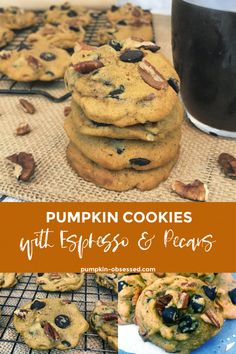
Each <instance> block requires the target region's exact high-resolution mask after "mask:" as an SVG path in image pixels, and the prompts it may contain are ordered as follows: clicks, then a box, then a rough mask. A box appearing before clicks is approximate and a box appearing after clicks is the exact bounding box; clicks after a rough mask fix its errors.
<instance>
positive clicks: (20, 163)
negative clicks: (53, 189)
mask: <svg viewBox="0 0 236 354" xmlns="http://www.w3.org/2000/svg"><path fill="white" fill-rule="evenodd" d="M7 160H9V161H11V162H12V163H13V164H14V165H15V170H14V175H15V176H16V178H17V180H20V181H23V182H27V181H29V179H30V178H31V177H32V176H33V174H34V170H35V161H34V158H33V155H32V154H28V153H26V152H20V153H19V154H13V155H11V156H8V157H7Z"/></svg>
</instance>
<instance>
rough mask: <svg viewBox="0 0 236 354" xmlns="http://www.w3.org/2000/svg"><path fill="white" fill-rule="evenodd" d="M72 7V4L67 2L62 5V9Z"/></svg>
mask: <svg viewBox="0 0 236 354" xmlns="http://www.w3.org/2000/svg"><path fill="white" fill-rule="evenodd" d="M69 9H70V4H69V3H68V2H66V3H65V4H63V5H61V10H69Z"/></svg>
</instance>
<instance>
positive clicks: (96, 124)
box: [91, 120, 111, 127]
mask: <svg viewBox="0 0 236 354" xmlns="http://www.w3.org/2000/svg"><path fill="white" fill-rule="evenodd" d="M91 122H92V123H93V124H94V125H95V126H96V127H108V126H109V125H111V124H107V123H100V122H95V121H94V120H91Z"/></svg>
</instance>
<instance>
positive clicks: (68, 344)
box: [61, 340, 71, 348]
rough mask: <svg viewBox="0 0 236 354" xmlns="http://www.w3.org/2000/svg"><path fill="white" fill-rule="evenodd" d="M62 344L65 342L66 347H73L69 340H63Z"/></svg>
mask: <svg viewBox="0 0 236 354" xmlns="http://www.w3.org/2000/svg"><path fill="white" fill-rule="evenodd" d="M61 344H63V345H64V346H65V347H68V348H70V347H71V344H70V342H68V341H67V340H63V341H62V342H61Z"/></svg>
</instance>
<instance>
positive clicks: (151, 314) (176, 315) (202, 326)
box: [135, 276, 224, 354]
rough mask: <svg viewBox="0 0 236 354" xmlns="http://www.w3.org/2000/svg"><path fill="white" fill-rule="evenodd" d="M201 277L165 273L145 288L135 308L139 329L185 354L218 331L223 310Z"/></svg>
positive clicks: (141, 333)
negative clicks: (164, 275)
mask: <svg viewBox="0 0 236 354" xmlns="http://www.w3.org/2000/svg"><path fill="white" fill-rule="evenodd" d="M205 286H206V285H205V283H204V282H202V281H201V280H199V279H196V278H187V277H182V276H173V277H165V278H162V279H159V280H157V281H155V282H154V283H153V284H151V285H150V286H148V287H147V288H145V289H144V290H143V292H142V294H141V295H140V297H139V299H138V302H137V305H136V312H135V320H136V323H137V325H138V327H139V333H140V335H141V336H142V338H143V339H144V340H149V341H151V342H152V343H154V344H155V345H157V346H159V347H161V348H163V349H164V350H166V351H167V352H171V353H175V352H181V353H184V354H187V353H190V352H192V350H194V349H196V348H198V347H200V346H201V345H202V344H203V343H205V342H206V341H207V340H208V339H210V338H211V337H213V336H214V335H216V334H217V333H218V332H219V330H220V329H221V327H222V326H223V323H224V318H223V313H222V311H221V309H220V308H219V307H218V305H217V303H216V302H215V298H214V297H212V296H210V293H208V292H206V289H205V288H204V287H205Z"/></svg>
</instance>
